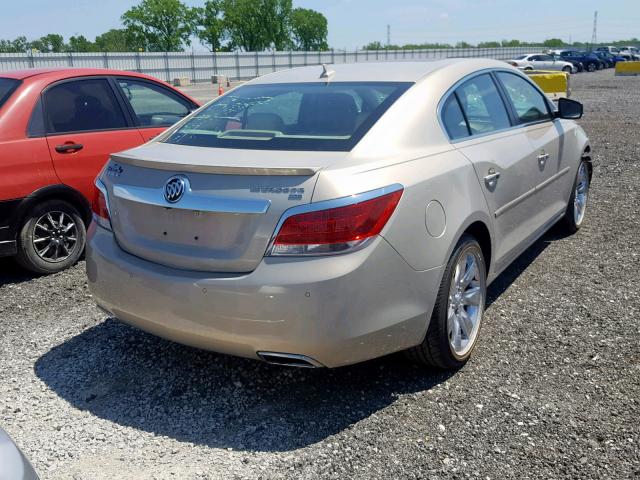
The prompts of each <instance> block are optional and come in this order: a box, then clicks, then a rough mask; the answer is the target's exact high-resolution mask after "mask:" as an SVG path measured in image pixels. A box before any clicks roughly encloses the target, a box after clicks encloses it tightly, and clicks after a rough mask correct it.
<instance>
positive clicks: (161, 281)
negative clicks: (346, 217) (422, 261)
mask: <svg viewBox="0 0 640 480" xmlns="http://www.w3.org/2000/svg"><path fill="white" fill-rule="evenodd" d="M88 237H89V241H88V243H87V262H86V264H87V275H88V279H89V287H90V289H91V291H92V292H93V294H94V297H95V299H96V301H97V302H98V304H99V305H100V306H101V307H103V308H104V309H106V310H107V311H108V312H110V313H112V314H113V315H114V316H115V317H117V318H118V319H120V320H121V321H123V322H125V323H128V324H131V325H134V326H136V327H139V328H141V329H142V330H145V331H147V332H150V333H152V334H155V335H158V336H160V337H164V338H167V339H170V340H174V341H176V342H179V343H183V344H187V345H191V346H195V347H199V348H204V349H208V350H214V351H218V352H222V353H228V354H232V355H238V356H243V357H249V358H259V357H258V355H257V352H261V351H263V352H264V351H266V352H280V353H288V354H295V355H304V356H307V357H310V358H311V359H314V360H315V361H317V362H319V363H320V364H322V365H324V366H328V367H337V366H341V365H346V364H351V363H357V362H360V361H364V360H367V359H371V358H375V357H379V356H382V355H385V354H388V353H391V352H394V351H398V350H403V349H406V348H409V347H411V346H414V345H417V344H418V343H420V342H421V341H422V339H423V337H424V334H425V332H426V329H427V326H428V319H429V317H430V314H431V310H432V307H433V302H434V300H435V296H436V292H437V288H438V285H439V283H440V278H441V274H442V268H436V269H432V270H427V271H422V272H417V271H415V270H413V269H412V268H411V267H410V266H409V265H408V264H407V263H406V262H405V261H404V260H403V259H402V258H401V257H400V256H399V255H398V253H397V252H396V251H395V250H394V249H393V248H392V247H391V246H390V245H389V244H388V243H387V242H386V241H385V240H384V239H382V238H380V237H379V238H377V239H376V240H375V241H374V242H372V244H371V245H369V246H368V247H367V248H365V249H363V250H361V251H358V252H354V253H351V254H347V255H340V256H334V257H322V258H306V259H301V258H265V259H264V260H263V261H262V262H261V263H260V265H259V266H258V268H256V270H254V271H253V272H251V273H249V274H215V273H205V272H191V271H185V270H178V269H173V268H168V267H164V266H161V265H157V264H154V263H151V262H148V261H146V260H142V259H140V258H138V257H135V256H133V255H130V254H128V253H126V252H124V251H123V250H122V249H120V247H119V246H118V244H117V243H116V241H115V239H114V237H113V235H112V233H111V232H108V231H107V230H104V229H102V228H100V227H97V226H96V225H95V224H92V226H91V227H90V229H89V236H88Z"/></svg>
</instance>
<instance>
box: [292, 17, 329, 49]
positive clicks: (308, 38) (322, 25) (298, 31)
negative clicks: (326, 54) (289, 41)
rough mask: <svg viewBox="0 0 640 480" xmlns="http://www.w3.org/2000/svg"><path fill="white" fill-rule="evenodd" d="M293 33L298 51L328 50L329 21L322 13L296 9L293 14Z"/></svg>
mask: <svg viewBox="0 0 640 480" xmlns="http://www.w3.org/2000/svg"><path fill="white" fill-rule="evenodd" d="M291 32H292V34H293V41H294V42H295V46H296V48H297V49H298V50H326V49H327V48H329V46H328V45H327V33H328V29H327V19H326V17H325V16H324V15H323V14H321V13H320V12H316V11H315V10H311V9H308V8H296V9H294V10H293V11H292V12H291Z"/></svg>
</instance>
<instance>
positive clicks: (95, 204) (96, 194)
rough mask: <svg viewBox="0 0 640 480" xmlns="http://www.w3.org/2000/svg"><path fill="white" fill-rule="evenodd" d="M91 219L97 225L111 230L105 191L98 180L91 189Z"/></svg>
mask: <svg viewBox="0 0 640 480" xmlns="http://www.w3.org/2000/svg"><path fill="white" fill-rule="evenodd" d="M91 210H92V212H93V219H94V220H95V221H96V223H97V224H98V225H100V226H101V227H103V228H106V229H108V230H111V216H110V214H109V204H108V203H107V189H106V187H105V186H104V184H103V183H102V182H101V181H100V180H96V183H95V185H94V188H93V201H92V202H91Z"/></svg>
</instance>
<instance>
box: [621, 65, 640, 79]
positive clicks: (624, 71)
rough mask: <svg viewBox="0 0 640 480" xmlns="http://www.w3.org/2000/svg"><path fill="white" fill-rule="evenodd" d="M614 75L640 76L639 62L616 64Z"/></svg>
mask: <svg viewBox="0 0 640 480" xmlns="http://www.w3.org/2000/svg"><path fill="white" fill-rule="evenodd" d="M616 75H622V76H624V75H640V62H618V63H616Z"/></svg>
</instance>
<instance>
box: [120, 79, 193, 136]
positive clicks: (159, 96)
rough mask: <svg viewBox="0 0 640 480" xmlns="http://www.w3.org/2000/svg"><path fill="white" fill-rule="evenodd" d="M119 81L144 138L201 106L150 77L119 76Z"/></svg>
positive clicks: (157, 132) (158, 131)
mask: <svg viewBox="0 0 640 480" xmlns="http://www.w3.org/2000/svg"><path fill="white" fill-rule="evenodd" d="M116 83H117V85H118V87H119V88H120V91H121V92H122V94H123V96H124V98H125V99H126V102H127V103H128V107H129V108H130V113H131V115H132V116H133V117H134V121H135V122H136V124H137V125H138V127H139V128H140V134H141V135H142V137H143V138H144V140H145V142H146V141H149V140H151V139H152V138H154V137H156V136H157V135H158V134H160V133H162V132H163V131H164V130H165V129H166V128H167V127H170V126H171V125H173V124H174V123H176V122H178V121H179V120H182V119H183V118H184V117H186V116H187V115H189V113H191V112H192V111H193V110H195V109H197V108H198V105H195V104H194V103H193V102H191V101H190V100H189V99H187V98H185V97H183V96H182V95H180V94H179V93H178V92H176V91H174V90H173V89H170V88H168V87H166V86H164V85H161V84H160V83H156V82H153V81H151V80H146V79H141V78H133V77H119V78H117V80H116Z"/></svg>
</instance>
